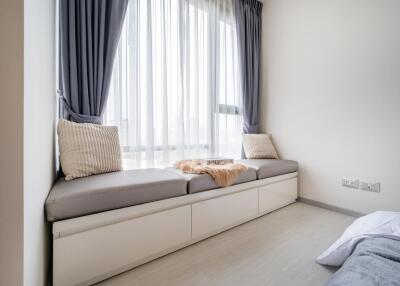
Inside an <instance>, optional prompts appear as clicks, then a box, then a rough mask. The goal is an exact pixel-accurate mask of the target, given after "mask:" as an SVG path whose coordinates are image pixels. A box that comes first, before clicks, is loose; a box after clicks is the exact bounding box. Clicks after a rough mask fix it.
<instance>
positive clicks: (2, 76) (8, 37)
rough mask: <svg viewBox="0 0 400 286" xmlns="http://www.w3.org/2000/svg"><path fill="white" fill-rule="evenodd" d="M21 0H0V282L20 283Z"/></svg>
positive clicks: (21, 221)
mask: <svg viewBox="0 0 400 286" xmlns="http://www.w3.org/2000/svg"><path fill="white" fill-rule="evenodd" d="M23 23H24V22H23V1H22V0H2V1H0V39H1V40H0V41H1V43H0V132H1V135H0V285H12V286H20V285H22V267H23V239H22V237H23V186H22V178H23V173H22V171H23V167H22V166H23V162H22V160H23V156H22V152H23V145H22V138H23V81H24V74H23V68H24V63H23V43H24V42H23V39H24V38H23V37H24V36H23V31H24V30H23V29H24V27H23Z"/></svg>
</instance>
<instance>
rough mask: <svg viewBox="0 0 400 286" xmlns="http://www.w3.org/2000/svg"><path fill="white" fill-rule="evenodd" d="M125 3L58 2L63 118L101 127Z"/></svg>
mask: <svg viewBox="0 0 400 286" xmlns="http://www.w3.org/2000/svg"><path fill="white" fill-rule="evenodd" d="M127 5H128V0H60V72H61V75H60V78H61V83H60V85H61V86H60V92H61V98H62V103H63V104H62V112H61V113H62V115H63V117H64V118H66V119H69V120H71V121H75V122H78V123H97V124H101V116H102V114H103V112H104V109H105V105H106V103H107V97H108V91H109V88H110V80H111V74H112V68H113V63H114V57H115V53H116V50H117V46H118V41H119V37H120V34H121V30H122V25H123V23H124V18H125V12H126V8H127Z"/></svg>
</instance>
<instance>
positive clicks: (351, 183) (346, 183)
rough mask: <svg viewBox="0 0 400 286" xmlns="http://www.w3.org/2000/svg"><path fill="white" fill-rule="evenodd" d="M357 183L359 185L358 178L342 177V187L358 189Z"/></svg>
mask: <svg viewBox="0 0 400 286" xmlns="http://www.w3.org/2000/svg"><path fill="white" fill-rule="evenodd" d="M358 185H359V181H358V179H348V178H342V186H343V187H349V188H353V189H358Z"/></svg>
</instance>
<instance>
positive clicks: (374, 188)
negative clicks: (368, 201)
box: [360, 181, 381, 193]
mask: <svg viewBox="0 0 400 286" xmlns="http://www.w3.org/2000/svg"><path fill="white" fill-rule="evenodd" d="M360 189H361V190H364V191H369V192H375V193H380V191H381V184H380V183H368V182H363V181H361V182H360Z"/></svg>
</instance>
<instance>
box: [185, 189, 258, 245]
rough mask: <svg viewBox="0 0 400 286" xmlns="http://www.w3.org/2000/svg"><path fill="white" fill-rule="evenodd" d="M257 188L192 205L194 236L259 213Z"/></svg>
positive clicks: (217, 229)
mask: <svg viewBox="0 0 400 286" xmlns="http://www.w3.org/2000/svg"><path fill="white" fill-rule="evenodd" d="M257 212H258V192H257V189H252V190H247V191H243V192H240V193H236V194H232V195H227V196H224V197H220V198H215V199H211V200H208V201H204V202H199V203H195V204H193V205H192V236H193V238H194V239H195V238H197V237H200V236H204V235H206V234H209V233H212V232H218V231H219V230H222V229H223V228H226V227H228V226H232V225H234V224H235V223H239V222H241V221H243V220H245V219H246V218H250V217H252V216H255V215H257Z"/></svg>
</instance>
